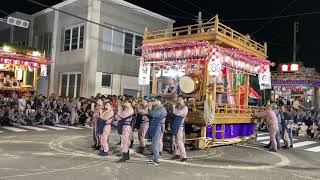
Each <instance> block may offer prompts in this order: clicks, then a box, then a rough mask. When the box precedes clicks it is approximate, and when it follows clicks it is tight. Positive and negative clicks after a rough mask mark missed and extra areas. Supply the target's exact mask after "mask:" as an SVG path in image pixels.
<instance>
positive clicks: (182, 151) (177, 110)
mask: <svg viewBox="0 0 320 180" xmlns="http://www.w3.org/2000/svg"><path fill="white" fill-rule="evenodd" d="M177 102H178V106H176V105H175V104H173V105H172V111H173V114H174V115H175V119H174V120H173V122H172V128H171V131H172V135H173V141H174V143H173V144H174V149H175V154H176V155H175V156H174V157H173V158H171V159H173V160H175V159H181V162H184V161H186V160H187V153H186V148H185V145H184V139H185V130H184V121H185V118H186V116H187V114H188V107H187V106H186V105H185V102H184V99H183V97H181V96H179V97H178V99H177Z"/></svg>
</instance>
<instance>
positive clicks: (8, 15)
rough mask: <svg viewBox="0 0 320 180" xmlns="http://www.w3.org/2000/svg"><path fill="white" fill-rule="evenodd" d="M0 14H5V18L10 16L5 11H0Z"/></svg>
mask: <svg viewBox="0 0 320 180" xmlns="http://www.w3.org/2000/svg"><path fill="white" fill-rule="evenodd" d="M0 12H2V13H3V14H5V15H7V16H10V15H9V14H8V13H6V12H5V11H2V10H1V9H0Z"/></svg>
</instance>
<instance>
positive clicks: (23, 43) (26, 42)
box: [15, 40, 28, 46]
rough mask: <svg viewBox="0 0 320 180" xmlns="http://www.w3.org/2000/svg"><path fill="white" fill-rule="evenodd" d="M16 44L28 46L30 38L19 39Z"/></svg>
mask: <svg viewBox="0 0 320 180" xmlns="http://www.w3.org/2000/svg"><path fill="white" fill-rule="evenodd" d="M15 44H17V45H19V46H28V40H25V41H17V42H16V43H15Z"/></svg>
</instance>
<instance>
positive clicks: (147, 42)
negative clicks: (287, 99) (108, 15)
mask: <svg viewBox="0 0 320 180" xmlns="http://www.w3.org/2000/svg"><path fill="white" fill-rule="evenodd" d="M141 49H142V52H143V53H142V56H141V58H140V72H139V84H141V85H148V84H149V82H152V84H151V86H152V88H151V89H152V92H151V94H152V95H153V96H156V95H159V94H161V91H163V87H164V86H163V85H164V84H165V83H166V82H167V81H168V79H170V78H175V79H176V80H177V82H178V83H179V87H180V88H179V89H180V90H181V94H182V95H183V96H184V97H185V98H187V99H188V101H187V103H188V107H189V113H188V116H187V119H186V122H185V123H186V126H188V127H186V136H187V137H186V141H189V143H190V144H192V145H195V146H196V147H197V148H200V149H204V148H207V147H212V146H218V145H225V144H233V143H237V142H241V141H243V140H245V139H250V138H253V137H255V132H254V128H255V119H253V117H252V112H253V109H254V106H249V100H250V99H258V98H260V97H259V95H258V94H257V93H256V92H255V91H254V90H253V89H252V87H250V84H249V82H250V81H249V78H250V76H256V75H263V74H265V73H267V74H268V73H269V74H270V70H269V66H273V65H274V64H273V63H272V62H270V61H268V60H267V59H266V57H267V45H266V44H260V43H258V42H256V41H254V40H252V39H250V38H249V37H248V36H245V35H242V34H240V33H239V32H237V31H235V30H233V29H231V28H230V27H228V26H226V25H224V24H222V23H220V22H219V19H218V16H215V17H214V18H212V19H211V21H209V22H207V23H202V24H195V25H190V26H184V27H177V28H173V29H166V30H159V31H153V32H149V31H148V29H146V30H145V34H144V43H143V46H142V47H141ZM150 74H151V76H152V77H151V79H150ZM269 79H270V77H269ZM172 98H173V97H167V99H169V100H171V99H172ZM190 126H191V127H192V128H190Z"/></svg>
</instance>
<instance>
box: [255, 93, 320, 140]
mask: <svg viewBox="0 0 320 180" xmlns="http://www.w3.org/2000/svg"><path fill="white" fill-rule="evenodd" d="M268 103H269V104H270V105H271V106H272V107H273V110H274V111H275V114H276V115H277V118H278V121H279V127H280V131H281V130H282V131H284V130H285V129H289V130H290V132H289V136H290V133H292V134H293V135H295V136H303V137H308V138H311V139H317V140H320V109H319V108H318V107H312V106H311V107H309V106H308V105H307V103H305V101H304V99H303V98H290V99H287V100H284V99H283V98H282V97H279V98H278V99H276V101H274V102H272V101H269V102H268ZM257 127H258V129H259V130H261V131H266V130H267V127H266V124H265V123H264V122H261V123H258V124H257ZM283 134H284V133H282V136H283Z"/></svg>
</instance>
